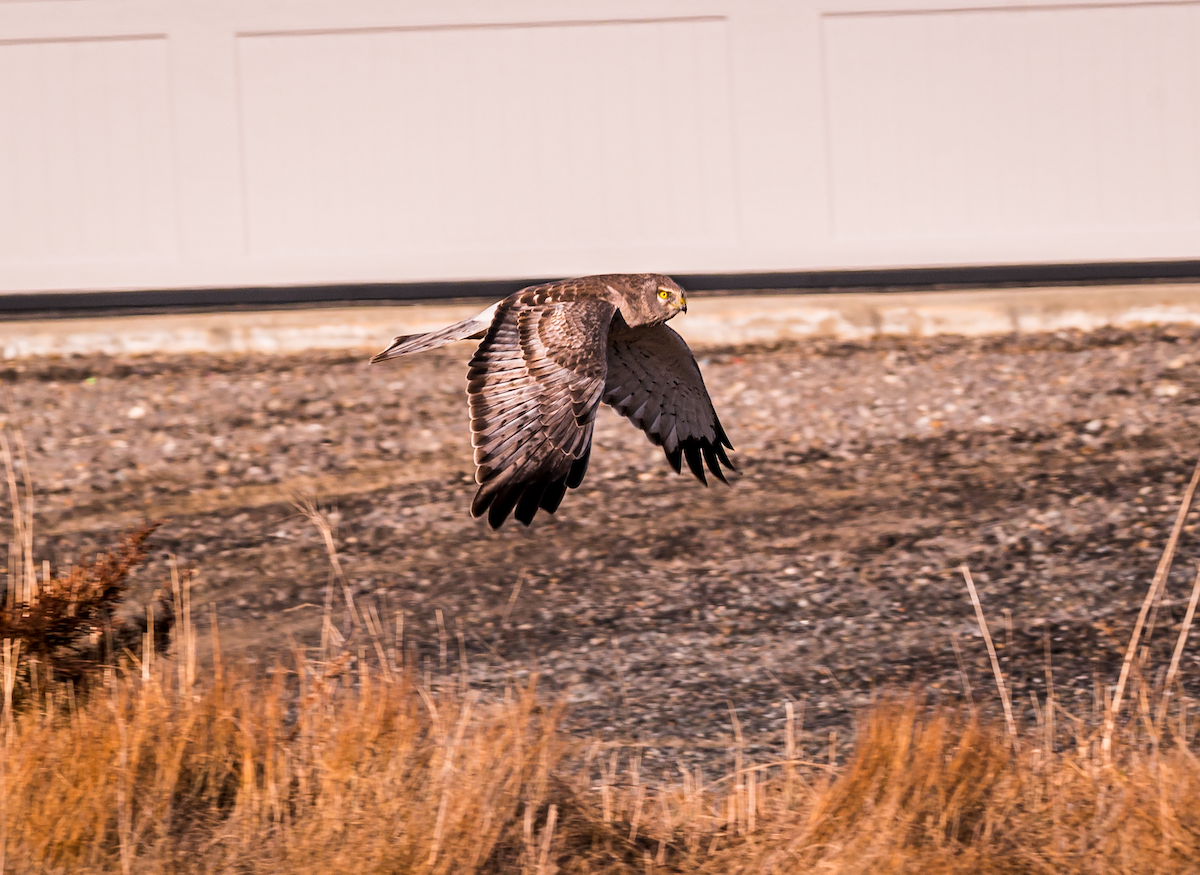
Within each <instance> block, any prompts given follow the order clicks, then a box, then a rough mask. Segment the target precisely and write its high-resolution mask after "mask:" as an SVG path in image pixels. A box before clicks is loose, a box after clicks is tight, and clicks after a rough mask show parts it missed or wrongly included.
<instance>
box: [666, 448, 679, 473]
mask: <svg viewBox="0 0 1200 875" xmlns="http://www.w3.org/2000/svg"><path fill="white" fill-rule="evenodd" d="M663 452H664V453H666V450H663ZM666 455H667V462H668V463H670V465H671V467H672V468H674V469H675V473H676V474H678V473H679V472H680V471H681V470H683V465H682V462H683V447H676V448H675V449H674V450H673V451H672V452H669V453H666Z"/></svg>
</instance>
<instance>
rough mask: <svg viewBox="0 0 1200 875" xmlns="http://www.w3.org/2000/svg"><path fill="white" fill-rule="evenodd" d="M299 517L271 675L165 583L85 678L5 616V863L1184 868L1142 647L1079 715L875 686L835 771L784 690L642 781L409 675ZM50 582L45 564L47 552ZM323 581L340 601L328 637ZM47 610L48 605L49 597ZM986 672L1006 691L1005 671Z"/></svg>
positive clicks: (20, 547) (123, 867) (602, 751)
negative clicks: (303, 576)
mask: <svg viewBox="0 0 1200 875" xmlns="http://www.w3.org/2000/svg"><path fill="white" fill-rule="evenodd" d="M3 449H4V448H0V450H3ZM7 458H8V460H9V462H10V464H9V467H8V471H9V483H10V489H11V491H12V494H13V504H14V507H15V508H17V510H18V513H17V514H16V515H21V511H20V503H19V501H18V500H17V499H18V496H17V492H18V489H17V485H16V482H15V478H14V477H13V476H12V471H13V468H12V465H11V458H12V457H11V454H9V455H8V457H7ZM302 509H303V510H304V512H305V513H307V514H309V516H310V518H311V519H312V520H313V522H314V525H316V526H317V527H318V529H319V530H320V531H321V533H322V535H323V537H324V540H325V543H326V547H327V549H328V551H329V553H330V562H331V567H332V569H333V574H332V575H331V578H330V587H329V593H328V597H327V601H326V619H325V628H324V629H323V636H322V637H323V644H322V649H321V650H320V651H319V653H318V655H317V656H312V655H310V654H308V653H306V652H305V651H303V650H301V649H299V648H295V649H294V650H293V653H292V655H291V658H290V660H289V661H288V664H287V665H286V666H284V665H278V666H276V667H275V669H274V670H273V671H271V672H266V673H260V674H255V675H250V674H234V673H231V672H230V671H229V670H228V669H223V668H222V666H221V663H220V661H219V658H218V659H216V660H215V661H214V663H213V664H212V665H210V666H207V667H206V666H197V665H196V658H195V653H196V647H195V636H196V629H195V627H194V625H193V623H192V620H191V610H190V592H189V588H188V584H187V579H186V577H184V578H182V579H180V578H179V577H178V576H176V577H175V579H173V581H172V586H171V590H172V594H173V598H172V599H171V606H172V612H173V614H174V615H175V616H176V617H177V620H178V622H177V634H176V636H175V641H174V642H173V647H174V655H173V658H166V659H164V658H162V657H161V656H159V655H157V649H158V648H157V645H159V644H161V643H162V640H161V638H159V640H157V641H156V639H155V636H154V634H153V631H152V630H153V625H151V626H149V627H148V629H147V631H146V633H145V634H144V635H143V637H142V640H141V648H140V650H137V652H134V651H133V649H131V650H129V651H128V652H126V654H125V656H124V657H123V658H121V659H119V660H118V661H117V662H116V663H112V662H110V663H109V664H107V665H106V664H105V663H104V662H103V661H102V660H99V659H97V660H95V661H93V662H92V663H91V667H92V668H91V670H92V681H91V683H90V684H89V685H87V687H86V691H84V689H83V688H82V687H80V686H79V685H77V684H73V683H68V682H65V681H64V680H62V679H61V675H60V676H59V678H58V679H56V678H55V676H54V672H53V670H52V664H51V661H49V660H46V659H40V658H39V659H38V660H33V661H31V660H29V659H27V658H24V656H28V654H29V653H30V652H35V653H43V652H49V651H47V650H46V647H45V643H44V642H42V643H39V642H38V641H37V640H36V639H37V636H38V635H40V634H42V632H43V631H44V630H45V629H51V628H57V627H56V626H55V625H54V624H53V623H52V622H48V624H43V625H40V626H37V627H34V626H30V625H28V624H27V625H26V626H23V627H19V628H18V627H17V626H9V627H6V629H5V635H6V636H7V637H5V638H4V641H3V648H2V649H0V669H2V671H0V679H2V681H3V694H4V710H3V715H2V716H0V872H8V871H12V872H51V873H89V872H96V873H99V872H120V873H124V875H128V873H160V872H161V873H166V872H170V873H175V872H181V873H188V872H206V873H208V872H213V873H226V872H228V873H247V875H249V873H277V872H287V873H314V875H317V873H325V872H329V873H335V872H336V873H344V872H369V873H426V872H427V873H473V872H479V873H510V872H512V873H530V875H533V873H538V875H543V873H545V875H549V873H553V872H567V873H577V872H578V873H635V872H636V873H645V872H664V873H674V872H681V873H682V872H698V873H704V872H710V873H740V872H746V873H750V872H779V873H792V872H797V873H799V872H831V873H880V872H887V873H891V872H897V873H899V872H920V873H922V875H936V873H951V872H955V873H961V872H972V873H975V872H978V873H1016V872H1021V873H1025V872H1029V873H1034V872H1045V873H1074V872H1079V873H1085V872H1086V873H1093V872H1094V873H1101V872H1103V873H1109V872H1128V873H1142V872H1145V873H1173V872H1180V873H1182V872H1195V871H1198V870H1200V761H1198V760H1197V757H1196V755H1195V754H1194V753H1193V747H1194V740H1193V737H1192V735H1193V730H1192V728H1191V727H1190V726H1189V723H1188V716H1187V714H1188V712H1187V708H1188V706H1189V704H1194V703H1192V702H1191V700H1189V699H1187V698H1186V697H1184V696H1181V695H1177V696H1176V697H1175V698H1174V699H1173V700H1171V699H1169V698H1168V695H1169V694H1170V693H1171V692H1172V690H1171V689H1170V687H1171V684H1170V683H1168V684H1167V685H1166V686H1167V687H1168V689H1152V688H1151V687H1150V686H1148V685H1147V684H1146V683H1145V682H1144V680H1143V678H1144V674H1145V672H1144V669H1145V666H1141V665H1139V664H1138V663H1137V661H1136V660H1135V659H1132V658H1131V660H1130V662H1129V663H1128V665H1129V669H1128V670H1129V672H1130V674H1129V677H1130V678H1131V684H1132V686H1131V688H1130V692H1129V697H1128V701H1129V702H1130V703H1132V704H1131V705H1130V707H1129V708H1128V709H1122V710H1118V708H1117V707H1114V705H1113V704H1112V701H1111V700H1108V701H1106V700H1105V699H1104V697H1103V696H1100V697H1098V699H1097V704H1096V706H1095V708H1094V709H1093V711H1092V712H1091V713H1089V714H1081V715H1072V714H1070V713H1068V712H1067V711H1066V710H1065V709H1064V708H1063V706H1062V704H1061V703H1060V702H1059V701H1058V700H1056V699H1055V698H1054V694H1053V690H1052V685H1050V684H1048V685H1047V686H1048V688H1049V689H1048V692H1049V697H1048V698H1047V700H1045V701H1035V702H1033V703H1032V712H1033V714H1034V717H1033V719H1031V720H1029V721H1027V722H1026V723H1025V724H1022V723H1021V722H1020V721H1018V720H1016V719H1014V718H1013V716H1012V714H1011V710H1010V708H1008V707H1006V708H1005V716H1006V721H1005V722H1004V723H992V722H988V721H986V720H983V721H981V720H979V719H977V718H976V717H975V716H974V713H975V709H974V707H973V706H972V707H969V708H963V709H957V710H955V709H945V708H943V709H929V708H926V707H924V706H923V704H922V703H921V702H920V701H919V700H917V699H913V698H904V699H899V700H895V701H883V702H880V703H879V704H877V705H876V706H875V707H873V708H872V709H870V710H869V711H868V712H867V713H865V714H864V715H862V718H861V720H860V728H859V733H858V737H857V740H856V743H855V745H854V747H853V750H852V752H851V754H850V755H849V757H848V759H847V760H846V761H845V762H844V763H843V764H842V765H840V766H838V765H837V764H835V763H834V762H832V760H831V761H829V762H824V763H821V762H807V761H804V760H803V759H802V758H801V756H800V755H799V754H798V753H797V751H800V750H802V749H804V748H805V745H803V744H802V743H798V740H799V741H800V742H803V741H804V739H803V738H799V739H798V727H797V726H796V724H795V721H794V720H792V719H791V717H792V712H791V710H790V709H789V711H788V715H789V720H788V725H787V732H786V740H785V745H784V748H785V750H784V753H783V758H782V759H781V760H780V761H776V762H772V763H754V762H751V761H750V760H749V759H748V757H747V755H746V754H745V751H744V750H743V749H742V746H741V744H740V729H739V728H738V727H737V726H736V724H735V727H734V728H735V738H737V739H739V741H738V742H736V743H735V744H734V745H733V747H734V750H733V753H734V754H735V762H736V766H735V767H734V768H733V769H732V770H730V771H729V772H728V774H725V775H721V776H709V777H708V778H706V777H705V776H704V775H703V774H701V773H700V772H699V771H696V772H691V771H688V770H685V769H683V768H682V767H681V768H680V769H679V771H678V773H677V774H676V775H675V776H673V777H671V776H663V777H662V778H661V779H659V780H656V781H651V780H647V778H646V776H644V775H643V774H642V773H641V770H640V768H639V761H638V758H637V755H636V752H635V751H633V750H628V749H625V750H623V749H620V748H613V747H608V746H604V745H601V744H600V743H599V742H588V741H587V740H585V739H579V738H574V737H572V736H570V735H568V734H567V733H565V732H563V731H562V730H561V729H560V728H559V726H560V719H561V716H562V713H561V706H560V705H557V704H553V703H551V704H547V703H546V701H545V700H544V699H542V698H541V697H539V695H538V693H537V689H536V681H534V682H531V683H530V684H528V685H527V686H519V685H516V684H515V683H514V684H513V685H510V687H509V688H508V689H507V691H505V692H504V693H503V694H498V693H494V694H492V695H490V696H484V695H482V694H481V693H479V692H477V691H474V690H471V689H470V688H469V687H468V685H467V684H466V681H465V678H453V677H440V678H438V677H434V678H431V677H430V676H429V675H428V674H426V675H424V676H420V675H418V673H417V672H416V671H415V661H414V660H408V662H407V664H405V660H404V658H403V656H402V654H403V653H404V647H403V641H402V639H401V637H400V635H399V633H398V632H393V633H388V632H386V631H385V630H384V628H383V624H382V623H381V622H380V619H379V616H378V614H377V613H376V612H375V611H374V610H373V609H372V607H371V606H363V605H356V604H355V603H354V601H353V598H352V595H351V593H350V590H349V588H348V587H346V586H344V585H343V584H344V583H345V581H344V580H343V577H342V574H341V570H340V565H339V564H338V562H337V557H336V538H335V532H334V530H333V529H332V527H331V526H330V525H329V524H328V521H326V520H324V519H323V517H322V516H321V514H320V512H319V511H318V510H317V509H316V508H315V506H312V505H311V504H308V505H304V506H303V507H302ZM1181 512H1182V513H1186V510H1183V511H1181ZM20 526H22V527H23V528H20V530H19V531H18V532H17V533H16V535H15V536H14V538H13V547H12V549H11V551H10V555H15V556H16V557H17V560H16V561H14V562H13V563H12V565H11V567H10V576H9V592H10V594H13V595H10V599H11V600H12V602H13V604H14V605H15V608H16V609H17V611H16V614H15V615H14V616H17V617H18V619H19V616H20V615H21V612H22V610H24V611H26V612H28V611H29V610H30V609H31V606H32V607H36V606H37V600H38V599H39V598H42V599H43V600H42V601H41V603H40V604H42V605H43V606H44V609H46V610H49V608H48V607H46V606H49V605H50V604H51V602H50V601H47V600H46V599H45V598H44V596H45V594H46V593H47V592H49V591H53V590H54V588H53V587H49V588H47V587H42V586H37V585H33V584H35V583H36V581H37V569H36V568H33V567H32V563H33V561H34V560H33V550H32V536H31V534H30V533H31V531H32V512H31V511H30V513H29V514H28V517H27V518H23V519H22V521H21V523H20ZM141 549H142V542H140V541H139V542H136V543H132V544H130V545H128V546H127V547H126V548H124V549H123V550H119V551H117V552H114V553H113V554H111V555H110V556H108V557H107V558H102V559H101V560H97V563H94V564H93V566H89V567H91V568H92V570H91V571H86V570H85V571H79V572H77V573H78V574H82V575H83V577H79V578H78V579H76V578H73V577H72V576H71V574H67V575H64V576H63V577H62V578H61V580H63V581H70V580H77V583H78V585H77V586H76V587H75V588H76V590H79V589H80V587H82V586H83V584H82V583H79V581H85V580H88V579H91V578H90V577H88V575H89V574H90V575H92V576H93V577H95V576H96V575H97V574H99V575H100V576H101V577H103V576H104V575H106V574H107V575H108V576H107V577H106V578H105V579H108V578H112V577H113V576H114V575H117V576H119V575H118V572H119V571H120V569H122V568H125V569H126V570H127V569H128V567H129V563H130V562H132V561H135V559H136V557H137V555H138V554H139V552H140V550H141ZM106 563H107V564H106ZM96 569H100V571H97V570H96ZM103 569H109V571H108V572H105V571H103ZM102 572H103V573H102ZM109 572H111V573H109ZM965 576H966V579H967V580H968V586H969V587H970V592H971V596H972V604H973V605H974V606H975V609H976V611H977V617H978V621H979V623H980V625H981V627H982V629H983V631H984V634H985V636H986V634H987V630H986V619H985V616H984V611H983V607H982V605H981V603H980V602H979V599H978V596H977V594H976V593H975V591H974V589H973V586H971V584H970V583H969V580H970V578H969V574H967V575H965ZM43 580H44V581H54V580H56V578H54V577H53V576H51V575H50V574H49V570H48V569H43ZM1197 580H1198V583H1197V586H1198V590H1197V592H1200V578H1198V579H1197ZM31 582H33V583H31ZM339 589H340V590H341V591H342V595H343V598H344V600H345V601H346V613H347V615H348V616H350V617H352V618H354V622H353V625H352V627H346V628H343V629H341V630H340V631H339V630H338V629H337V628H335V627H334V626H333V624H332V621H331V616H332V605H333V601H334V594H335V592H337V591H338V590H339ZM1152 589H1153V587H1152ZM1196 600H1197V594H1196V593H1193V599H1192V602H1191V607H1190V609H1189V614H1188V621H1189V623H1190V619H1191V617H1192V615H1193V613H1194V608H1195V604H1196ZM59 601H60V602H61V604H59V609H61V611H66V609H67V606H68V605H69V604H70V600H69V599H68V600H66V601H63V600H61V599H60V600H59ZM55 604H58V603H57V602H56V603H55ZM51 619H53V618H51ZM1187 626H1188V623H1185V627H1184V629H1183V631H1182V633H1181V637H1180V642H1181V643H1180V645H1179V647H1178V648H1177V650H1176V657H1175V659H1174V660H1173V662H1172V666H1173V668H1172V671H1171V677H1172V678H1173V677H1174V667H1176V666H1177V665H1178V661H1179V660H1178V654H1179V652H1180V651H1181V649H1182V647H1183V644H1184V643H1185V642H1186V635H1187V631H1188V630H1187ZM39 630H42V631H39ZM216 632H217V629H216V628H215V625H214V628H213V630H212V633H213V635H214V643H215V640H216ZM1133 646H1134V643H1133V642H1131V645H1130V647H1131V651H1132V649H1133ZM39 647H40V648H41V650H39ZM214 653H215V654H216V655H217V656H218V657H219V653H220V650H219V647H216V646H214ZM23 654H24V656H23ZM996 674H997V681H998V684H999V690H1000V694H1001V698H1002V699H1003V700H1004V703H1005V705H1009V702H1008V700H1007V690H1006V689H1005V687H1004V679H1003V676H1002V675H1001V674H1000V672H999V666H998V663H996ZM22 690H23V691H25V697H24V700H23V701H20V702H17V703H16V706H14V697H15V696H16V695H17V693H19V692H20V691H22ZM1155 697H1158V701H1159V703H1161V704H1160V706H1159V708H1158V714H1157V716H1155V710H1156V709H1155V708H1154V707H1152V705H1153V702H1154V699H1155Z"/></svg>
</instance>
